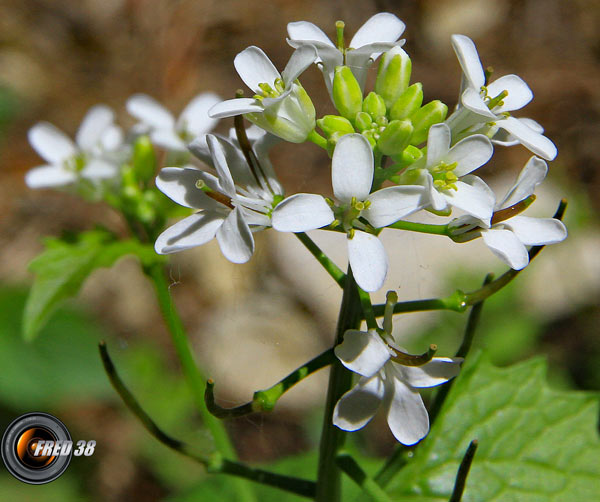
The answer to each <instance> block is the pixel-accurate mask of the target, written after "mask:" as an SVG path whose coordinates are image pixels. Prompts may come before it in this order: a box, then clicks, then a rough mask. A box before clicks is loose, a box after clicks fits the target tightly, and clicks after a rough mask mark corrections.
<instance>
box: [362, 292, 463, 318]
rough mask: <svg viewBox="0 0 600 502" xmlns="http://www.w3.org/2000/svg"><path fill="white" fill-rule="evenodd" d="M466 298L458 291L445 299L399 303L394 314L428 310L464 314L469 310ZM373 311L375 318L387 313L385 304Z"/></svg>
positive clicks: (395, 306) (377, 306)
mask: <svg viewBox="0 0 600 502" xmlns="http://www.w3.org/2000/svg"><path fill="white" fill-rule="evenodd" d="M466 296H467V295H466V294H465V293H463V292H462V291H460V290H457V291H455V292H454V293H453V294H451V295H450V296H446V297H445V298H430V299H427V300H412V301H409V302H399V303H396V305H394V314H403V313H406V312H422V311H427V310H453V311H454V312H464V311H465V310H466V309H467V303H466ZM373 311H374V312H375V317H382V316H383V315H384V313H385V304H383V303H382V304H379V305H373Z"/></svg>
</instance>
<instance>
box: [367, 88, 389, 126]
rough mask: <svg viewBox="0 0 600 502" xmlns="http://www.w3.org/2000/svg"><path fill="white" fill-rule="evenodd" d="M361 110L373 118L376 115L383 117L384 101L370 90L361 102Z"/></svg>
mask: <svg viewBox="0 0 600 502" xmlns="http://www.w3.org/2000/svg"><path fill="white" fill-rule="evenodd" d="M362 110H363V112H367V113H368V114H369V115H370V116H371V118H372V119H373V120H377V118H378V117H385V112H386V108H385V103H384V101H383V98H382V97H381V96H379V95H378V94H375V93H374V92H370V93H369V95H368V96H367V97H366V98H365V100H364V101H363V104H362Z"/></svg>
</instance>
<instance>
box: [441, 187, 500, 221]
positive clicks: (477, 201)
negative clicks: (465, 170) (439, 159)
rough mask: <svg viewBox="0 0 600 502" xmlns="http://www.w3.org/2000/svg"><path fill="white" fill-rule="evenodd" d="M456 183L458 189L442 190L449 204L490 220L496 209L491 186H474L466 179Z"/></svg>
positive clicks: (476, 216)
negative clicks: (484, 188) (466, 181)
mask: <svg viewBox="0 0 600 502" xmlns="http://www.w3.org/2000/svg"><path fill="white" fill-rule="evenodd" d="M455 184H456V188H457V189H456V190H452V189H450V190H444V191H443V192H441V193H442V195H443V196H444V198H445V199H446V201H447V202H448V204H450V205H451V206H454V207H457V208H458V209H462V210H463V211H464V212H465V213H468V214H470V215H471V216H474V217H475V218H479V219H480V220H484V221H489V220H490V218H491V217H492V213H493V211H494V203H495V199H494V194H493V192H492V191H491V190H490V189H489V188H488V189H487V190H482V188H481V186H472V185H470V184H468V183H465V182H464V181H457V182H456V183H455ZM486 186H487V185H486Z"/></svg>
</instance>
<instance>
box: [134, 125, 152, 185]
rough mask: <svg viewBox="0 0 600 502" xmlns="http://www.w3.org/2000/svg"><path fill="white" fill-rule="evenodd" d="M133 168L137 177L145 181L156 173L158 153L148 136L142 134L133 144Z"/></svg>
mask: <svg viewBox="0 0 600 502" xmlns="http://www.w3.org/2000/svg"><path fill="white" fill-rule="evenodd" d="M133 170H134V174H135V176H136V177H137V179H138V180H140V181H142V182H144V183H146V182H147V181H149V180H151V179H152V177H153V176H154V174H155V173H156V155H155V153H154V147H153V146H152V143H151V141H150V138H149V137H148V136H140V137H139V138H138V139H137V140H136V142H135V145H134V146H133Z"/></svg>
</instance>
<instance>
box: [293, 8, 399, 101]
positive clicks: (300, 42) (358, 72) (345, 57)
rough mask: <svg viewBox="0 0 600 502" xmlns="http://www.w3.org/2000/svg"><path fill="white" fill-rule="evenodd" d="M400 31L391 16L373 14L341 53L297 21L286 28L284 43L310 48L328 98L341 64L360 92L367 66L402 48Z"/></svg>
mask: <svg viewBox="0 0 600 502" xmlns="http://www.w3.org/2000/svg"><path fill="white" fill-rule="evenodd" d="M404 28H405V24H404V23H403V22H402V21H400V19H398V18H397V17H396V16H394V15H393V14H390V13H387V12H381V13H379V14H375V15H374V16H372V17H371V18H370V19H369V20H367V22H366V23H365V24H363V25H362V26H361V27H360V28H359V30H358V31H357V32H356V34H355V35H354V37H352V40H351V41H350V44H349V46H348V48H346V49H344V50H343V51H341V50H340V49H339V48H338V47H337V46H336V45H335V44H334V43H333V42H332V41H331V40H330V39H329V38H328V37H327V35H326V34H325V33H324V32H323V31H322V30H321V29H320V28H318V27H317V26H315V25H314V24H313V23H309V22H307V21H297V22H294V23H288V26H287V30H288V35H289V37H290V38H289V39H288V43H289V44H290V45H291V46H292V47H296V48H298V47H305V46H307V45H312V46H314V47H315V48H316V49H317V54H318V56H319V58H318V59H317V61H316V63H317V64H318V65H319V67H320V69H321V71H322V72H323V76H324V77H325V83H326V85H327V89H328V90H329V94H330V95H331V93H332V86H333V74H334V71H335V67H336V66H340V65H343V64H345V65H346V66H348V67H350V69H351V70H352V73H353V74H354V76H355V77H356V80H357V81H358V83H359V84H360V87H361V89H364V85H365V80H366V76H367V70H368V68H369V66H370V65H371V64H372V63H373V62H374V61H375V60H376V59H377V58H378V57H379V55H380V54H381V53H382V52H385V51H387V50H389V49H391V48H392V47H396V46H402V45H403V44H404V40H398V39H399V38H400V35H402V33H403V32H404Z"/></svg>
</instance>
